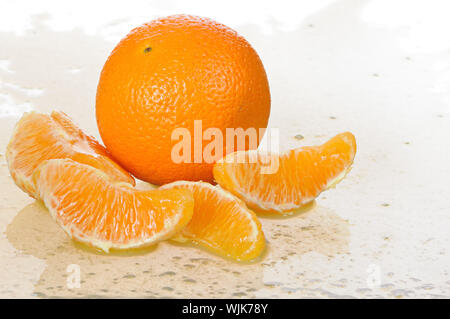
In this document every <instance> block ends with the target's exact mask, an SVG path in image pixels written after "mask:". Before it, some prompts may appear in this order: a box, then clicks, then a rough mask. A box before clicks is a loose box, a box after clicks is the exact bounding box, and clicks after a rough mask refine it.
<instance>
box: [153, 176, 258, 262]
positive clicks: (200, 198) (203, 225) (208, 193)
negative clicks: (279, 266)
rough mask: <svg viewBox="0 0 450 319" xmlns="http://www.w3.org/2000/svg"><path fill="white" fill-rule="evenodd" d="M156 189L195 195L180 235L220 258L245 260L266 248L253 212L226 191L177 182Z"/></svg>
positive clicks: (213, 187)
mask: <svg viewBox="0 0 450 319" xmlns="http://www.w3.org/2000/svg"><path fill="white" fill-rule="evenodd" d="M159 189H187V190H190V191H191V192H192V193H193V195H194V203H195V204H194V215H193V217H192V219H191V221H190V222H189V224H188V225H187V226H186V227H185V228H183V230H182V231H181V232H180V234H179V235H180V236H181V238H184V239H189V240H192V241H193V242H194V243H197V244H199V245H201V246H204V247H205V248H207V249H210V250H212V251H214V252H215V253H217V254H219V255H221V256H227V257H230V258H233V259H236V260H242V261H247V260H251V259H254V258H256V257H258V256H259V255H260V254H261V253H262V251H263V250H264V247H265V239H264V233H263V231H262V228H261V223H260V222H259V220H258V218H257V217H256V215H255V213H254V212H252V211H251V210H249V209H248V208H247V207H246V206H245V204H244V202H242V201H241V200H240V199H238V198H236V197H235V196H233V195H232V194H230V193H229V192H227V191H225V190H223V189H221V188H220V187H217V186H212V185H211V184H209V183H205V182H186V181H179V182H173V183H171V184H166V185H163V186H161V187H160V188H159Z"/></svg>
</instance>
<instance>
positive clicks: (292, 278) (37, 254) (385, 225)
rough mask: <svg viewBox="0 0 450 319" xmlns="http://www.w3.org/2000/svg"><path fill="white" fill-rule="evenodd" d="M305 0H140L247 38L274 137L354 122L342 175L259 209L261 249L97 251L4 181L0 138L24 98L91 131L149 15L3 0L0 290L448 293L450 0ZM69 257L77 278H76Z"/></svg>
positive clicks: (292, 143)
mask: <svg viewBox="0 0 450 319" xmlns="http://www.w3.org/2000/svg"><path fill="white" fill-rule="evenodd" d="M431 2H433V3H435V4H430V3H431ZM299 3H300V4H298V8H296V9H295V10H294V9H292V8H291V9H289V8H285V9H284V10H281V9H279V10H274V9H273V8H272V7H271V5H269V4H268V5H267V6H266V7H267V8H266V9H267V11H264V10H265V9H258V10H259V11H258V10H256V12H254V13H253V15H251V16H245V15H243V16H241V15H240V14H235V13H234V12H229V11H227V10H222V8H219V9H214V8H212V7H208V6H202V5H200V4H195V3H193V4H191V6H192V7H191V8H190V10H188V8H186V7H185V4H183V3H181V2H180V3H178V2H177V1H174V2H173V3H171V6H173V8H172V7H170V6H169V5H167V4H163V3H162V2H161V3H158V2H155V3H154V4H153V7H151V8H150V7H149V8H148V10H149V12H152V14H155V16H156V15H160V14H168V13H170V12H193V13H198V14H203V15H208V16H211V17H213V18H216V19H218V20H219V21H221V22H224V23H226V24H229V25H230V26H232V27H234V28H235V29H237V30H238V31H239V32H240V33H241V34H243V35H244V36H245V37H246V38H247V39H248V40H249V41H250V42H251V43H252V45H253V46H254V47H255V49H256V50H257V51H258V53H259V54H260V56H261V59H262V61H263V62H264V65H265V66H266V69H267V73H268V76H269V81H270V85H271V92H272V114H271V119H270V123H269V124H270V126H271V127H275V128H279V129H280V137H281V141H282V145H281V146H282V148H284V149H285V148H290V147H297V146H300V145H308V144H315V143H319V142H323V141H324V140H326V139H327V138H329V137H331V136H333V135H335V134H336V133H338V132H341V131H346V130H348V131H352V132H353V133H354V134H355V135H356V138H357V142H358V153H357V155H356V159H355V164H354V167H353V169H352V171H351V172H350V173H349V175H348V176H347V178H346V179H345V180H344V181H342V182H341V183H340V184H339V185H337V187H336V189H332V190H329V191H327V192H325V193H323V194H322V195H321V196H320V197H319V198H318V199H317V202H316V203H315V204H314V205H312V206H311V207H309V208H308V209H306V210H305V211H303V212H300V213H297V214H295V215H294V216H291V217H290V218H266V217H264V218H262V224H263V229H264V232H265V234H266V240H267V242H268V249H267V251H266V253H265V255H264V256H263V258H262V259H261V260H258V261H256V262H254V263H251V264H239V263H235V262H232V261H229V260H225V259H222V258H220V257H218V256H215V255H212V254H210V253H208V252H206V251H204V250H201V249H198V248H196V247H188V246H182V245H178V244H172V243H169V242H164V243H161V244H159V245H158V246H156V247H152V248H150V249H147V250H143V251H133V252H130V253H115V254H112V255H105V254H101V253H99V252H96V251H93V250H90V249H88V248H85V247H83V246H80V245H78V244H75V243H73V242H72V241H71V240H69V239H68V238H67V236H66V235H65V234H64V232H63V231H62V230H61V229H60V228H59V226H58V225H56V224H55V223H54V222H53V221H52V220H51V217H50V216H49V214H48V212H47V210H46V209H45V207H43V206H42V205H41V204H39V203H37V202H35V201H34V200H32V199H31V198H29V197H27V195H25V194H23V193H22V192H21V191H20V190H19V189H18V188H17V187H16V186H15V185H14V183H13V181H12V179H11V178H10V176H9V172H8V169H7V166H6V161H5V157H4V151H5V148H6V144H7V142H8V139H9V137H10V135H11V132H12V128H13V126H14V123H15V122H16V121H17V119H18V118H19V117H20V116H21V114H22V113H23V112H24V111H28V110H38V111H41V112H50V111H51V110H53V109H60V110H63V111H64V112H66V113H68V114H70V116H71V117H73V118H74V120H75V121H76V122H77V123H78V124H80V126H81V127H82V128H83V129H84V130H86V131H87V132H88V133H90V134H92V135H94V136H96V137H97V138H98V137H99V136H98V132H97V128H96V123H95V112H94V104H95V90H96V85H97V81H98V76H99V73H100V70H101V67H102V65H103V63H104V61H105V59H106V57H107V55H108V54H109V52H110V51H111V50H112V48H113V47H114V44H115V42H116V41H118V40H119V39H120V38H121V37H122V36H123V35H124V34H126V33H127V32H128V30H130V29H131V28H132V27H133V26H136V25H137V24H139V23H141V22H144V21H146V20H148V19H151V18H152V16H150V17H149V16H145V17H144V16H143V13H142V12H141V11H142V9H140V8H139V7H138V6H137V5H136V7H133V6H130V8H128V9H127V10H123V8H120V10H119V9H118V8H115V9H114V7H112V9H111V10H110V12H109V13H108V14H106V13H105V15H104V16H96V17H90V18H89V17H86V16H84V15H83V12H81V11H82V8H81V9H80V10H81V11H80V12H77V11H76V12H75V13H73V16H70V15H69V14H68V13H67V12H65V11H64V9H61V8H59V7H58V6H55V7H54V8H53V7H50V10H49V13H45V14H43V13H42V12H41V11H40V10H41V9H37V8H34V7H33V6H26V7H27V8H28V9H27V10H28V11H27V10H23V9H22V8H21V10H19V9H18V8H13V7H12V8H11V10H13V11H14V10H16V11H17V12H20V15H19V16H18V17H17V18H16V19H15V22H14V23H12V22H11V21H10V20H8V19H7V17H3V15H5V13H1V14H2V16H0V18H1V19H0V21H3V22H2V23H0V41H1V43H2V46H1V47H0V173H1V174H0V185H1V186H0V187H1V192H0V268H1V269H6V270H7V271H3V272H1V273H0V283H1V285H0V297H37V298H42V297H69V296H70V297H80V296H82V297H128V296H131V297H148V298H157V297H192V298H195V297H236V298H239V297H287V298H298V297H362V298H364V297H390V298H408V297H449V296H450V275H449V271H450V270H449V268H450V256H449V250H448V247H449V246H450V245H449V244H450V238H449V235H448V229H449V228H450V215H449V209H450V206H449V203H448V199H447V196H446V195H445V190H446V189H447V188H448V186H447V181H448V180H449V179H450V168H449V165H448V163H449V162H450V149H449V148H448V147H446V145H448V137H449V129H448V128H449V127H450V87H449V85H448V83H450V55H449V54H448V53H449V50H450V44H449V43H448V39H447V38H446V35H445V34H444V33H445V32H442V30H444V29H448V21H447V18H446V17H443V16H442V15H440V14H439V12H445V10H442V9H439V7H438V6H437V5H443V4H444V2H442V1H409V2H408V1H400V0H399V1H396V3H395V4H392V2H389V1H361V0H358V1H352V0H342V1H313V2H299ZM307 3H309V4H307ZM311 3H316V4H315V5H311ZM383 6H384V7H383ZM405 6H408V10H405ZM22 7H23V6H22ZM387 7H389V10H388V11H387V9H386V8H387ZM278 8H279V7H278ZM436 8H437V9H436ZM288 11H289V12H288ZM290 12H291V13H290ZM295 12H297V13H298V14H294V13H295ZM386 12H390V14H389V15H386V14H385V13H386ZM19 17H21V18H20V19H19ZM70 17H72V18H70ZM130 17H132V18H130ZM3 18H4V19H3ZM419 18H420V19H419ZM419 20H420V23H419ZM8 21H9V22H8ZM12 26H13V27H14V29H11V28H12ZM73 265H75V266H76V267H79V268H76V269H79V271H80V276H81V284H80V287H79V288H72V289H71V288H69V287H70V275H71V274H72V270H73V269H74V268H73Z"/></svg>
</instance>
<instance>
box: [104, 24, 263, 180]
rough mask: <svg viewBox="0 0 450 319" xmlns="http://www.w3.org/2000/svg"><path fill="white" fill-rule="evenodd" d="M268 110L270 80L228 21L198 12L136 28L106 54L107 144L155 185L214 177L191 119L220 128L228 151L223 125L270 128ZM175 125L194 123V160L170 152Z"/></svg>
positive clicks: (120, 159)
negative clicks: (198, 158)
mask: <svg viewBox="0 0 450 319" xmlns="http://www.w3.org/2000/svg"><path fill="white" fill-rule="evenodd" d="M269 113H270V92H269V84H268V81H267V76H266V72H265V70H264V66H263V64H262V62H261V60H260V58H259V57H258V55H257V53H256V52H255V50H254V49H253V48H252V47H251V46H250V44H249V43H248V42H247V41H246V40H245V39H244V38H243V37H242V36H240V35H238V34H237V33H236V32H235V31H234V30H232V29H230V28H229V27H227V26H225V25H223V24H220V23H217V22H215V21H213V20H211V19H208V18H201V17H195V16H187V15H176V16H169V17H166V18H161V19H157V20H154V21H151V22H150V23H147V24H144V25H142V26H140V27H138V28H136V29H134V30H132V31H131V32H130V33H129V34H128V35H127V36H126V37H125V38H124V39H122V40H121V41H120V42H119V44H118V45H117V46H116V48H115V49H114V50H113V52H112V53H111V55H110V56H109V58H108V60H107V61H106V63H105V65H104V67H103V70H102V73H101V76H100V80H99V84H98V88H97V98H96V115H97V124H98V127H99V131H100V135H101V137H102V139H103V142H104V144H105V145H106V147H107V149H108V150H109V151H110V152H111V154H112V155H113V156H114V158H115V159H116V160H117V161H118V162H119V163H120V164H121V165H122V166H123V167H125V168H126V169H127V170H128V171H130V172H131V173H132V174H133V175H135V176H136V177H138V178H140V179H142V180H145V181H148V182H150V183H153V184H158V185H161V184H164V183H168V182H172V181H175V180H203V181H209V182H212V181H213V175H212V166H213V163H205V162H204V161H203V162H202V163H194V130H193V127H194V120H202V128H203V131H205V130H206V129H207V128H210V127H214V128H219V129H220V130H221V131H222V133H223V137H224V138H223V141H224V151H225V142H226V138H225V129H226V128H239V127H241V128H244V129H247V128H256V129H257V130H258V129H259V128H266V127H267V122H268V119H269ZM176 128H187V129H189V131H190V134H191V159H192V160H191V163H178V164H177V163H175V162H174V161H172V159H171V150H172V147H173V146H174V145H175V144H176V143H178V142H179V139H175V140H173V141H172V139H171V136H172V132H173V130H174V129H176ZM261 137H262V136H259V137H258V139H259V138H261ZM209 142H210V141H206V140H205V141H203V148H204V147H205V145H207V144H208V143H209ZM235 144H236V143H235ZM197 147H198V144H197ZM246 149H248V145H246ZM235 150H236V146H235V147H234V148H229V149H227V150H226V153H230V152H232V151H235ZM219 158H220V157H219Z"/></svg>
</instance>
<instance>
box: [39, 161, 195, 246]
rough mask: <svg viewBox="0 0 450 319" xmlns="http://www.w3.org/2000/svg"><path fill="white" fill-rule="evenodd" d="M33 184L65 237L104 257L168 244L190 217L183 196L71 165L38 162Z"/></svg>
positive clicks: (187, 194) (186, 195) (188, 195)
mask: <svg viewBox="0 0 450 319" xmlns="http://www.w3.org/2000/svg"><path fill="white" fill-rule="evenodd" d="M33 182H34V185H35V186H36V190H37V194H38V196H39V198H41V199H42V200H43V202H44V203H45V205H46V206H47V208H48V210H49V211H50V214H51V215H52V217H53V218H54V219H55V220H56V221H57V223H58V224H59V225H60V226H61V227H62V228H63V229H64V231H65V232H66V233H67V234H69V236H70V237H72V238H73V239H75V240H78V241H81V242H84V243H87V244H89V245H91V246H94V247H97V248H100V249H102V250H104V251H106V252H108V251H109V249H110V248H114V249H128V248H137V247H142V246H147V245H150V244H153V243H156V242H158V241H160V240H163V239H167V238H169V237H171V236H172V235H173V234H175V233H176V232H178V231H180V230H181V229H182V228H183V227H184V226H185V225H186V224H187V223H188V222H189V220H190V219H191V217H192V214H193V207H194V200H193V197H192V194H191V192H189V191H187V190H149V191H140V190H136V189H134V188H133V187H132V186H131V185H130V184H128V183H122V182H115V181H113V180H112V179H111V178H110V177H109V176H108V175H106V174H105V173H103V172H102V171H100V170H98V169H96V168H93V167H91V166H89V165H85V164H80V163H78V162H75V161H73V160H71V159H54V160H48V161H45V162H43V163H42V164H41V165H40V166H38V168H37V169H36V170H35V172H34V174H33Z"/></svg>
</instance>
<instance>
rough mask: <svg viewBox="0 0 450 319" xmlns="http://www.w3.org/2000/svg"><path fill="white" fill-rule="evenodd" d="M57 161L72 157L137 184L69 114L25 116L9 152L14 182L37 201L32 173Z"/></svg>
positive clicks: (7, 154) (12, 138) (20, 122)
mask: <svg viewBox="0 0 450 319" xmlns="http://www.w3.org/2000/svg"><path fill="white" fill-rule="evenodd" d="M56 158H71V159H73V160H76V161H78V162H81V163H85V164H89V165H91V166H93V167H96V168H98V169H100V170H102V171H103V172H105V173H106V174H108V175H109V176H111V178H113V179H114V180H116V181H121V182H127V183H130V184H132V185H134V184H135V182H134V178H133V177H131V175H130V174H128V172H126V171H125V170H124V169H123V168H122V167H120V166H119V165H118V164H116V163H115V162H114V161H113V160H112V158H111V157H110V155H109V153H108V151H107V150H106V149H105V148H104V147H103V146H102V145H100V143H98V142H97V141H96V140H95V139H94V138H93V137H91V136H88V135H86V134H85V133H83V132H82V131H81V130H80V129H79V128H78V127H77V126H76V125H75V124H74V123H73V122H72V121H71V119H70V118H69V117H68V116H67V115H66V114H64V113H62V112H52V114H51V115H47V114H40V113H36V112H30V113H25V114H24V115H23V116H22V118H21V119H20V120H19V122H18V123H17V124H16V127H15V130H14V133H13V136H12V137H11V140H10V142H9V144H8V147H7V149H6V160H7V162H8V166H9V171H10V173H11V176H12V178H13V179H14V181H15V183H16V184H17V185H18V186H19V187H20V188H21V189H22V190H23V191H25V192H26V193H28V194H29V195H30V196H32V197H34V198H37V197H36V193H35V189H34V185H33V183H32V181H31V177H32V174H33V171H34V170H35V168H36V167H37V166H38V165H39V164H40V163H42V162H43V161H45V160H48V159H56Z"/></svg>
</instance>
